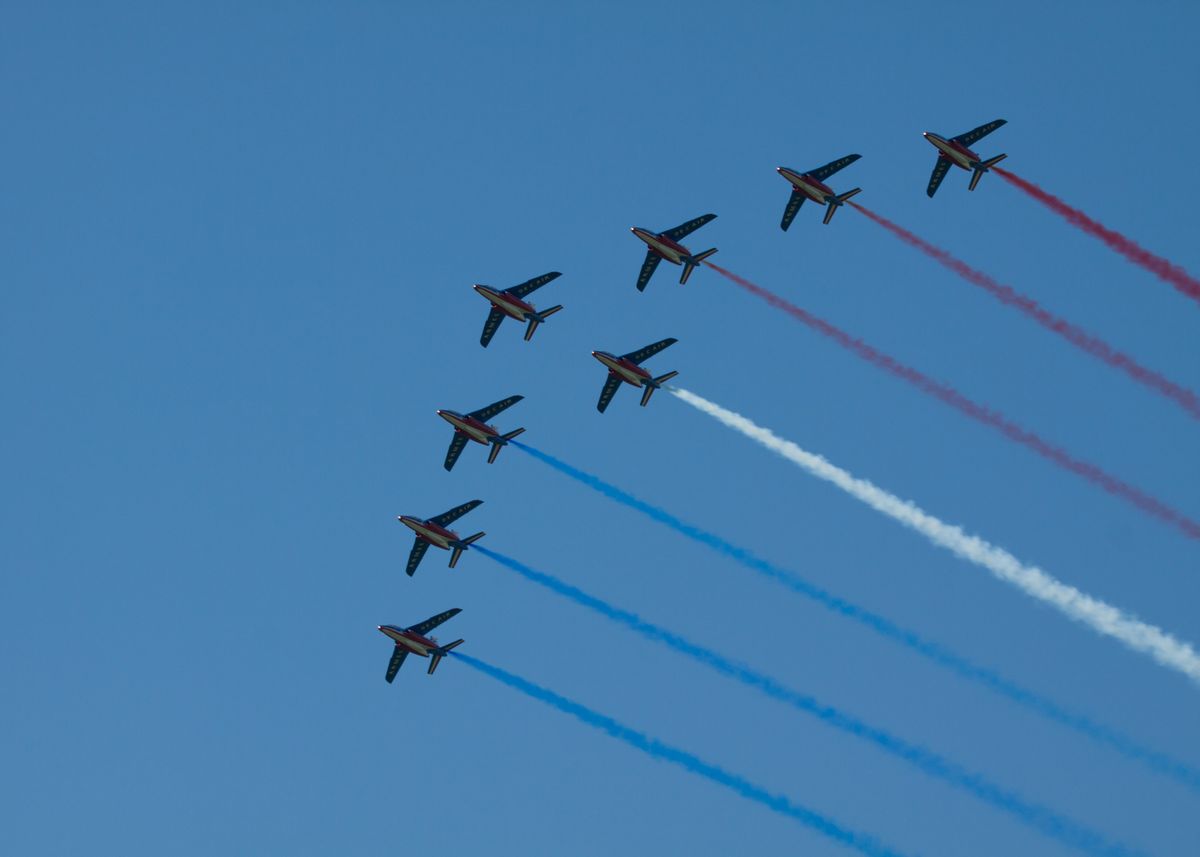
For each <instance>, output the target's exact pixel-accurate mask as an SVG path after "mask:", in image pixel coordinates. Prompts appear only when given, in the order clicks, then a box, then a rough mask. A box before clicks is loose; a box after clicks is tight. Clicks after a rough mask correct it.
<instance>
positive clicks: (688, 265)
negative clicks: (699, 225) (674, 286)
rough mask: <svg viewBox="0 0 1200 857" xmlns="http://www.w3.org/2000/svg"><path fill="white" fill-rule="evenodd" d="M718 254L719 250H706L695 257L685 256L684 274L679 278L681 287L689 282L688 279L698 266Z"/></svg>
mask: <svg viewBox="0 0 1200 857" xmlns="http://www.w3.org/2000/svg"><path fill="white" fill-rule="evenodd" d="M716 252H717V248H716V247H713V248H712V249H709V250H705V251H704V252H703V253H697V254H696V255H695V256H685V257H684V260H683V273H682V274H681V275H680V276H679V285H681V286H682V285H683V284H684V283H686V282H687V281H688V277H690V276H691V275H692V271H694V270H695V269H696V268H697V266H699V264H700V263H701V262H703V261H704V260H705V259H707V258H708V257H709V256H711V255H712V254H713V253H716Z"/></svg>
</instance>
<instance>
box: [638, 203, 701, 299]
mask: <svg viewBox="0 0 1200 857" xmlns="http://www.w3.org/2000/svg"><path fill="white" fill-rule="evenodd" d="M715 217H716V215H715V214H705V215H702V216H701V217H697V218H696V219H695V220H689V221H688V222H687V223H681V224H679V225H678V226H676V227H675V228H674V229H668V230H667V231H666V232H652V231H651V230H649V229H642V228H641V227H640V226H632V227H630V231H631V232H632V233H633V234H634V235H636V236H637V237H638V238H640V239H641V240H642V241H644V242H646V246H647V247H649V248H650V249H649V250H647V251H646V261H644V262H642V272H641V273H640V274H638V280H637V290H638V291H639V292H641V291H645V289H646V284H647V283H648V282H650V277H651V275H652V274H653V273H654V269H655V268H657V267H658V263H659V262H661V261H662V260H663V259H666V260H667V261H668V262H670V263H671V264H672V265H683V273H682V274H681V275H680V277H679V285H681V286H682V285H683V284H684V283H686V282H687V281H688V277H690V276H691V275H692V271H693V270H694V269H695V268H696V266H698V265H699V264H700V263H701V262H703V261H704V260H705V259H707V258H708V257H709V256H711V255H712V254H713V253H716V252H717V248H716V247H713V248H712V249H710V250H705V251H704V252H703V253H697V254H696V255H694V256H693V255H692V253H691V251H690V250H688V248H686V247H684V246H683V245H682V244H680V243H679V242H680V241H681V240H683V238H684V237H686V236H687V235H690V234H691V233H693V232H695V231H696V230H697V229H699V228H700V227H701V226H703V225H704V224H706V223H708V221H710V220H712V219H714V218H715Z"/></svg>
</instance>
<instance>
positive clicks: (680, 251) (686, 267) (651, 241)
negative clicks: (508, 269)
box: [379, 119, 1007, 683]
mask: <svg viewBox="0 0 1200 857" xmlns="http://www.w3.org/2000/svg"><path fill="white" fill-rule="evenodd" d="M1005 121H1006V120H1004V119H995V120H993V121H991V122H988V123H986V124H984V125H980V126H979V127H977V128H973V129H972V130H970V131H967V132H965V133H963V134H959V135H958V136H955V137H943V136H941V135H940V134H936V133H934V132H932V131H926V132H925V133H924V136H925V139H926V140H928V141H929V142H930V144H932V145H933V146H934V148H936V149H937V151H938V154H937V160H936V161H935V162H934V167H933V174H932V175H931V176H930V179H929V184H928V186H927V188H926V194H927V195H928V196H930V197H932V196H933V195H934V194H935V193H937V190H938V188H939V187H941V184H942V181H943V179H945V177H946V174H947V173H948V172H949V171H950V167H952V166H954V167H958V168H959V169H963V170H967V171H969V172H971V179H970V183H969V185H968V188H967V189H968V190H972V191H973V190H975V188H976V186H977V185H978V184H979V180H980V178H982V177H983V174H984V173H985V172H987V171H988V170H989V169H990V168H991V167H993V166H995V165H996V164H997V163H999V162H1000V161H1002V160H1004V158H1005V157H1007V155H1004V154H1001V155H996V156H994V157H991V158H987V159H984V158H982V157H981V156H979V155H978V154H976V153H975V152H974V151H973V150H972V149H971V148H970V147H971V146H973V145H974V144H975V143H977V142H978V141H979V140H981V139H983V138H984V137H986V136H987V135H988V134H991V133H992V132H993V131H995V130H996V129H997V128H999V127H1000V126H1002V125H1004V124H1005ZM860 157H861V156H860V155H857V154H851V155H845V156H843V157H841V158H837V159H835V160H833V161H830V162H829V163H827V164H825V165H824V166H821V167H817V168H816V169H812V170H809V171H807V172H800V171H798V170H793V169H791V168H789V167H777V168H776V171H777V172H778V173H779V174H780V175H781V176H783V178H785V179H786V180H787V181H788V183H789V184H790V185H791V186H792V192H791V196H790V197H789V198H788V201H787V207H786V208H785V209H784V212H783V219H782V221H781V222H780V228H781V229H783V230H784V231H787V229H788V227H789V226H791V224H792V221H793V220H794V219H795V217H796V214H797V212H799V211H800V207H801V206H802V205H803V204H804V203H805V201H807V200H811V201H812V202H813V203H815V204H817V205H821V206H824V207H825V209H826V211H825V215H824V218H823V221H822V222H823V223H825V224H828V223H829V222H830V221H831V220H832V219H833V215H834V214H835V213H836V212H837V209H838V208H839V207H840V206H842V205H843V204H845V202H846V201H847V200H849V199H850V198H851V197H853V196H855V195H857V194H859V193H861V192H862V189H861V188H857V187H856V188H852V189H851V190H848V191H845V192H843V193H840V194H839V193H837V192H836V191H835V190H833V188H831V187H829V185H827V184H826V183H825V182H826V180H827V179H829V178H830V177H831V176H833V175H834V174H835V173H838V172H840V171H841V170H842V169H844V168H846V167H848V166H850V165H851V164H853V163H854V162H855V161H857V160H858V159H859V158H860ZM715 218H716V215H715V214H704V215H701V216H700V217H696V218H693V219H691V220H688V221H686V222H684V223H681V224H679V225H678V226H676V227H674V228H672V229H665V230H663V231H661V232H656V231H654V230H652V229H645V228H643V227H640V226H633V227H630V231H631V232H632V233H633V234H634V236H635V237H636V238H638V239H639V240H640V241H642V242H643V243H644V244H645V245H646V248H647V249H646V257H645V260H644V261H643V262H642V267H641V270H640V271H639V272H638V277H637V281H636V288H637V290H638V291H639V292H641V291H644V290H645V289H646V286H647V285H648V284H649V282H650V279H651V277H653V275H654V272H655V270H657V268H658V265H659V263H660V262H662V261H664V260H665V261H667V262H669V263H671V264H672V265H678V266H681V267H682V269H683V270H682V272H681V273H680V277H679V283H680V285H683V284H685V283H687V281H688V279H689V278H690V277H691V275H692V272H693V271H694V270H695V269H696V268H698V267H699V266H700V265H701V264H702V263H703V262H704V261H705V260H706V259H708V258H709V257H710V256H712V255H713V254H714V253H716V252H717V248H716V247H711V248H709V249H707V250H704V251H703V252H700V253H693V252H692V251H691V250H689V249H688V248H687V247H685V246H684V245H683V244H681V243H680V242H681V241H682V240H683V239H684V238H686V237H687V236H689V235H691V234H692V233H693V232H695V231H696V230H697V229H699V228H700V227H702V226H704V225H705V224H707V223H709V222H710V221H712V220H714V219H715ZM560 276H562V275H561V274H560V273H559V272H558V271H550V272H548V273H545V274H542V275H540V276H537V277H534V278H532V279H530V280H526V281H525V282H523V283H520V284H518V285H515V286H510V287H509V288H506V289H494V288H492V287H491V286H487V285H482V284H478V283H477V284H475V285H474V289H475V291H476V292H477V293H478V294H479V295H480V296H482V297H483V298H485V299H486V300H487V301H488V303H489V305H490V306H489V309H488V316H487V319H486V320H485V321H484V325H483V332H482V334H481V335H480V337H479V344H480V345H482V346H483V347H484V348H487V347H488V345H489V343H491V341H492V338H493V337H494V336H495V334H496V331H497V330H498V329H499V327H500V324H501V322H503V321H504V319H505V318H511V319H513V320H514V321H517V322H520V323H523V324H525V325H526V328H525V341H526V342H528V341H530V340H531V339H532V338H533V334H534V331H536V330H537V328H538V326H539V325H541V324H543V323H545V322H546V320H547V319H548V318H549V317H550V316H551V315H553V314H555V313H557V312H559V311H561V310H562V309H563V307H562V305H561V304H559V305H556V306H552V307H550V308H549V309H544V310H540V311H539V310H537V309H536V308H535V307H534V306H533V304H532V303H530V302H529V301H528V300H527V298H528V297H529V295H531V294H532V293H533V292H535V291H537V290H538V289H540V288H542V287H543V286H545V285H546V284H548V283H550V282H552V281H553V280H555V279H557V278H558V277H560ZM676 341H677V340H676V339H674V338H671V337H668V338H666V339H661V340H659V341H657V342H654V343H651V344H649V345H646V346H643V347H642V348H638V349H636V350H634V351H630V352H628V353H626V354H622V355H615V354H611V353H609V352H607V351H593V352H592V356H593V357H595V358H596V360H598V361H599V362H600V363H601V364H603V365H604V367H605V368H606V369H607V370H608V375H607V377H606V378H605V381H604V386H603V387H602V388H601V390H600V398H599V401H598V402H597V403H596V410H598V411H599V412H600V413H604V411H605V410H606V409H607V408H608V406H609V404H610V402H611V401H612V399H613V396H615V395H616V392H617V390H619V389H620V388H621V385H622V384H629V385H631V386H633V387H637V388H640V389H641V390H642V396H641V405H642V406H643V407H644V406H645V405H646V404H648V403H649V401H650V397H651V396H652V395H653V393H654V391H655V390H657V389H659V388H660V387H662V385H663V384H665V383H666V382H667V381H669V380H670V379H672V378H674V377H675V376H676V375H677V374H679V373H678V372H675V371H670V372H666V373H664V374H662V375H658V376H655V375H653V374H652V373H650V372H649V371H648V370H647V369H645V368H644V367H643V366H642V365H641V364H642V363H643V362H644V361H646V360H648V359H650V358H651V357H653V356H654V355H656V354H658V353H659V352H660V351H662V350H663V349H665V348H668V347H670V346H671V345H674V344H675V342H676ZM523 398H524V397H523V396H519V395H513V396H509V397H508V398H505V399H500V400H499V401H496V402H493V403H492V404H490V405H487V406H485V407H482V408H479V409H477V410H474V411H467V412H466V413H459V412H458V411H452V410H448V409H442V410H438V411H437V412H436V413H437V415H438V416H439V417H441V418H442V419H444V420H445V421H446V422H448V423H449V424H450V425H451V426H452V427H453V429H454V434H453V436H452V437H451V440H450V447H449V449H448V450H447V451H446V458H445V461H444V463H443V467H444V468H445V469H446V470H447V471H449V470H452V469H453V468H454V465H455V463H456V462H457V461H458V458H459V456H460V455H461V454H462V452H463V450H464V449H465V448H466V446H467V443H468V442H469V441H474V442H475V443H478V444H481V445H483V446H488V447H490V449H489V450H488V463H489V464H491V463H493V462H494V461H495V460H496V457H497V456H498V455H499V454H500V450H501V448H503V447H504V446H505V445H507V444H508V442H509V441H511V440H512V439H513V438H515V437H517V436H518V435H520V434H521V433H522V432H524V431H525V429H524V428H516V429H513V430H511V431H508V432H501V431H500V429H498V428H496V427H495V426H493V425H490V424H489V421H490V420H492V419H494V418H495V417H496V416H498V415H499V414H500V413H502V412H503V411H505V410H507V409H508V408H510V407H512V406H513V405H515V404H517V403H518V402H520V401H521V400H522V399H523ZM482 502H483V501H482V500H471V501H469V502H466V503H463V504H462V505H460V506H456V507H455V508H453V509H450V510H449V511H446V512H443V513H442V514H440V515H435V516H433V517H431V518H419V517H415V516H410V515H400V516H398V518H397V520H399V522H400V523H402V524H404V525H405V526H406V527H408V528H409V529H410V530H412V531H413V533H414V534H415V538H414V541H413V546H412V550H411V552H410V554H409V558H408V566H407V569H406V571H407V573H408V576H409V577H411V576H413V575H414V574H415V573H416V571H417V568H418V566H419V565H420V564H421V560H422V559H423V558H424V556H425V552H426V551H427V550H428V549H429V547H430V546H431V545H432V546H433V547H436V548H439V549H441V550H448V551H450V563H449V565H450V568H454V567H455V565H457V563H458V561H459V559H460V557H461V556H462V554H463V552H464V551H466V550H468V549H469V547H470V546H471V545H472V544H473V543H474V542H476V541H478V540H479V539H480V538H482V537H483V536H484V535H485V533H483V532H478V533H475V534H473V535H471V536H468V537H466V538H461V537H460V536H459V535H458V534H457V533H455V532H454V531H453V530H450V529H448V527H449V525H450V524H452V523H453V522H454V521H456V520H458V519H459V518H460V517H462V516H463V515H465V514H467V513H468V512H470V511H471V510H473V509H475V508H476V507H477V506H479V505H480V504H481V503H482ZM460 612H461V610H460V608H457V607H455V608H452V609H450V610H446V611H444V612H442V613H438V614H437V615H435V616H431V617H429V618H428V619H425V620H424V621H422V622H418V623H416V624H415V625H410V626H407V627H400V626H397V625H380V626H379V630H380V631H381V632H382V633H383V634H384V635H386V636H387V637H388V638H389V639H391V640H392V642H393V644H394V648H393V650H392V655H391V658H390V660H389V661H388V666H387V672H386V674H385V676H384V677H385V679H386V680H387V681H388V682H389V683H390V682H392V681H393V680H394V679H395V677H396V674H397V672H398V671H399V669H400V667H401V666H402V665H403V663H404V660H405V658H407V657H408V655H410V654H411V655H417V656H419V657H423V658H429V659H430V662H429V668H428V674H429V675H432V674H433V672H434V670H436V669H437V666H438V664H439V663H440V662H441V660H442V659H443V658H444V657H446V655H447V654H448V653H449V652H450V651H451V650H452V649H454V648H455V647H457V646H459V645H461V644H462V643H463V642H464V641H463V640H462V639H458V640H455V641H453V642H451V643H447V644H444V645H441V644H439V643H438V642H437V640H436V638H434V637H431V636H428V635H429V632H431V631H432V630H433V629H434V628H436V627H438V626H439V625H441V624H442V623H443V622H445V621H447V620H448V619H451V618H453V617H454V616H456V615H458V613H460Z"/></svg>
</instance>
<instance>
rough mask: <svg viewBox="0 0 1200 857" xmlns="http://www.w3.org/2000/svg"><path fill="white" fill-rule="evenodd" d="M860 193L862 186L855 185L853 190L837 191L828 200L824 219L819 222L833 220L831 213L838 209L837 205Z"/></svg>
mask: <svg viewBox="0 0 1200 857" xmlns="http://www.w3.org/2000/svg"><path fill="white" fill-rule="evenodd" d="M860 193H862V188H861V187H856V188H854V189H853V190H848V191H846V192H845V193H839V194H837V195H836V196H834V198H833V199H832V200H831V201H830V202H829V204H828V206H827V207H826V209H825V219H824V220H822V221H821V222H822V223H829V221H831V220H833V214H834V212H835V211H837V210H838V206H839V205H841V204H842V203H843V202H845V201H846V200H848V199H849V198H850V197H852V196H856V195H857V194H860Z"/></svg>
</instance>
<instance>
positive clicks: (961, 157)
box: [925, 131, 982, 170]
mask: <svg viewBox="0 0 1200 857" xmlns="http://www.w3.org/2000/svg"><path fill="white" fill-rule="evenodd" d="M925 139H926V140H928V141H929V142H930V143H932V144H933V147H934V148H935V149H937V150H938V151H939V152H941V154H942V157H944V158H946V159H947V160H948V161H950V163H952V164H954V166H956V167H959V168H961V169H964V170H969V169H972V166H971V165H972V164H977V163H979V162H980V161H981V160H982V158H980V157H979V156H978V155H977V154H975V153H974V152H972V151H971V150H970V149H968V148H967V147H966V146H964V145H962V144H961V143H956V142H954V141H953V140H947V139H946V138H945V137H943V136H941V135H940V134H935V133H933V132H932V131H926V132H925Z"/></svg>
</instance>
